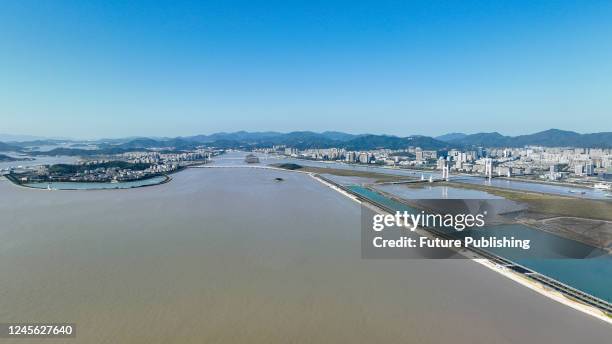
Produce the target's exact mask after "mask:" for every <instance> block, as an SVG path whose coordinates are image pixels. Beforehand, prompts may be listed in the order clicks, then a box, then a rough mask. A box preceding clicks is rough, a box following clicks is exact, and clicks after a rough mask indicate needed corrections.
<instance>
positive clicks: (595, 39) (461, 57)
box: [0, 0, 612, 138]
mask: <svg viewBox="0 0 612 344" xmlns="http://www.w3.org/2000/svg"><path fill="white" fill-rule="evenodd" d="M611 80H612V1H609V0H604V1H597V0H588V1H583V0H577V1H539V0H538V1H533V0H530V1H518V0H508V1H466V0H462V1H450V0H449V1H435V0H423V1H407V0H406V1H381V0H376V1H368V2H365V1H364V2H361V1H356V0H351V1H331V0H328V1H313V0H308V1H290V0H285V1H261V2H260V1H255V0H249V1H231V0H225V1H193V2H187V1H168V2H158V1H97V2H94V1H80V0H78V1H43V0H41V1H23V0H19V1H8V0H4V1H1V2H0V133H12V134H32V135H46V136H68V137H79V138H95V137H120V136H132V135H150V136H177V135H190V134H197V133H212V132H216V131H235V130H241V129H244V130H249V131H256V130H275V131H292V130H314V131H324V130H341V131H347V132H357V133H362V132H372V133H388V134H395V135H402V136H405V135H410V134H425V135H437V134H442V133H446V132H451V131H462V132H468V133H473V132H479V131H499V132H501V133H504V134H520V133H531V132H535V131H539V130H543V129H548V128H551V127H554V128H560V129H568V130H575V131H579V132H595V131H612V82H611Z"/></svg>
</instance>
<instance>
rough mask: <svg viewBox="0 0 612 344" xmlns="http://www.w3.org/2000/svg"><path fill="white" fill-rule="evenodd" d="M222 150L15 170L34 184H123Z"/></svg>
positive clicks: (207, 158)
mask: <svg viewBox="0 0 612 344" xmlns="http://www.w3.org/2000/svg"><path fill="white" fill-rule="evenodd" d="M221 153H222V151H219V150H211V149H197V150H194V151H188V152H178V153H177V152H172V153H165V152H158V151H141V152H129V153H122V154H117V155H112V156H108V157H105V158H104V159H96V160H94V159H87V160H80V161H79V162H77V163H76V164H75V165H53V166H49V165H37V166H32V167H27V168H20V169H11V170H9V171H7V174H11V175H13V176H14V177H15V179H16V180H18V181H19V182H21V183H32V182H60V181H61V182H122V181H132V180H139V179H145V178H150V177H154V176H158V175H163V174H168V173H172V172H175V171H177V170H179V169H180V168H182V167H185V166H189V165H193V164H201V163H206V162H208V161H210V159H211V157H212V156H215V155H219V154H221Z"/></svg>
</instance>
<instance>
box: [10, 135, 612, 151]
mask: <svg viewBox="0 0 612 344" xmlns="http://www.w3.org/2000/svg"><path fill="white" fill-rule="evenodd" d="M34 143H35V144H36V145H44V144H53V143H56V141H54V140H38V141H35V142H27V143H15V142H11V143H8V144H7V143H1V142H0V151H18V150H22V149H23V148H24V147H26V146H32V145H33V144H34ZM95 143H96V144H98V146H99V147H100V150H101V151H102V152H107V153H115V152H125V151H134V150H138V149H148V148H170V149H175V150H181V149H193V148H195V147H198V146H211V147H219V148H244V149H250V148H261V147H271V146H273V145H285V146H287V147H294V148H298V149H308V148H330V147H338V148H345V149H349V150H369V149H377V148H387V149H403V148H407V147H409V146H413V147H421V148H423V149H429V150H442V149H449V148H470V147H477V146H482V147H523V146H527V145H537V146H548V147H559V146H564V147H599V148H612V132H602V133H592V134H579V133H576V132H572V131H564V130H559V129H550V130H546V131H542V132H538V133H535V134H530V135H520V136H504V135H502V134H500V133H497V132H493V133H477V134H470V135H468V134H463V133H450V134H446V135H441V136H437V137H435V138H432V137H429V136H421V135H413V136H407V137H399V136H390V135H372V134H363V135H355V134H348V133H343V132H337V131H326V132H322V133H315V132H311V131H294V132H290V133H279V132H272V131H267V132H247V131H238V132H234V133H215V134H211V135H196V136H187V137H177V138H147V137H140V138H126V139H112V140H99V141H95ZM95 153H96V151H88V150H84V149H71V148H57V149H55V150H52V151H51V152H49V153H48V154H54V155H58V154H69V155H81V154H85V155H91V154H95ZM97 153H100V151H97ZM39 154H45V153H39Z"/></svg>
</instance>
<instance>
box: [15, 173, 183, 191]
mask: <svg viewBox="0 0 612 344" xmlns="http://www.w3.org/2000/svg"><path fill="white" fill-rule="evenodd" d="M176 172H179V171H176ZM161 176H163V177H164V180H162V181H161V182H159V183H155V184H146V185H136V186H130V187H114V188H110V187H109V188H103V187H100V188H89V189H76V188H65V189H51V190H49V189H44V188H37V187H34V186H29V185H26V184H19V183H16V182H15V181H13V180H12V179H11V178H8V177H7V176H4V179H6V180H7V181H9V182H10V183H11V184H12V185H14V186H16V187H21V188H26V189H30V190H40V191H106V190H133V189H139V188H146V187H150V186H157V185H162V184H166V183H169V182H170V181H172V177H171V176H170V174H166V175H161ZM161 176H152V177H147V178H143V179H137V180H133V181H128V182H126V183H129V182H135V181H143V180H149V179H153V178H157V177H161ZM60 183H61V182H60ZM74 183H83V184H92V183H100V184H108V185H112V184H113V183H110V182H74ZM120 183H121V182H120ZM117 184H119V183H117Z"/></svg>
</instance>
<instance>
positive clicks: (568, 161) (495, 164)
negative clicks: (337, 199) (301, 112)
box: [260, 146, 612, 183]
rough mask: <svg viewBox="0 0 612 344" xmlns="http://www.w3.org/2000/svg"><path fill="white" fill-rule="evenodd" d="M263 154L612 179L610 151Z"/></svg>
mask: <svg viewBox="0 0 612 344" xmlns="http://www.w3.org/2000/svg"><path fill="white" fill-rule="evenodd" d="M260 151H262V152H266V153H277V154H282V155H285V156H290V157H294V158H301V159H311V160H329V161H340V162H346V163H355V164H378V165H386V166H398V167H406V168H414V169H426V170H440V171H443V170H445V169H448V171H451V172H453V173H466V174H478V175H485V176H491V177H521V178H527V179H536V180H548V181H567V182H577V183H580V182H590V181H596V180H602V179H603V180H612V149H601V148H561V147H536V146H528V147H522V148H485V147H477V148H474V149H466V150H461V149H450V150H441V151H436V150H425V149H421V148H419V147H408V148H406V149H399V150H391V149H376V150H367V151H349V150H346V149H342V148H326V149H305V150H298V149H296V148H293V147H286V146H274V147H272V148H266V149H261V150H260Z"/></svg>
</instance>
